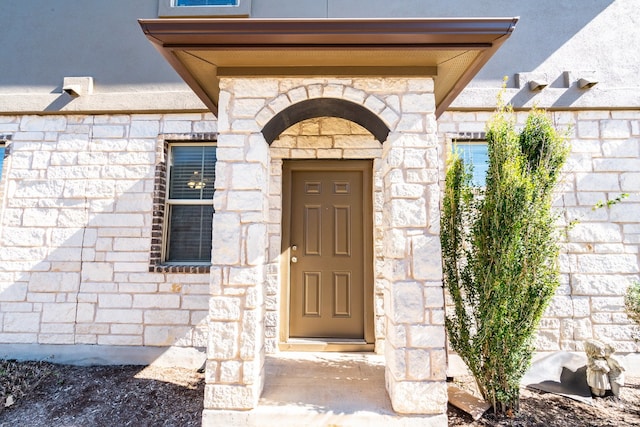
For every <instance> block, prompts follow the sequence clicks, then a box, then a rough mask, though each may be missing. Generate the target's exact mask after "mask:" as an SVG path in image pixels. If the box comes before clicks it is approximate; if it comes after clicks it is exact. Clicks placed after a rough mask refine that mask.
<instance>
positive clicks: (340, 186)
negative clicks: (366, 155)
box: [289, 168, 366, 339]
mask: <svg viewBox="0 0 640 427" xmlns="http://www.w3.org/2000/svg"><path fill="white" fill-rule="evenodd" d="M363 191H364V173H363V171H361V170H340V168H336V169H335V170H315V171H314V170H293V171H292V172H291V220H290V227H291V229H290V233H289V236H290V237H289V238H290V242H289V244H290V246H289V247H290V255H291V257H292V258H291V259H292V262H291V264H290V313H289V336H290V337H296V338H352V339H363V338H364V335H365V327H364V325H365V321H364V320H365V319H364V316H365V314H364V313H365V309H364V299H365V298H364V296H365V285H364V280H365V274H364V261H365V256H364V253H365V250H364V241H365V240H366V239H365V238H364V237H365V236H364V233H365V229H366V227H365V224H364V221H363V216H364V212H365V209H364V202H363V200H364V197H363Z"/></svg>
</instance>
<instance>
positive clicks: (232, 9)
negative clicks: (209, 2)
mask: <svg viewBox="0 0 640 427" xmlns="http://www.w3.org/2000/svg"><path fill="white" fill-rule="evenodd" d="M175 3H176V2H175V0H158V17H160V18H177V17H180V18H185V17H205V16H224V17H249V16H250V13H251V0H237V5H235V6H176V5H175Z"/></svg>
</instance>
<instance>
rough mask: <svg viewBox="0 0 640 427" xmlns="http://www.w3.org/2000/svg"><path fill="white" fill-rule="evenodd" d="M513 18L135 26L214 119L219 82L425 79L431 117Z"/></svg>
mask: <svg viewBox="0 0 640 427" xmlns="http://www.w3.org/2000/svg"><path fill="white" fill-rule="evenodd" d="M517 21H518V18H446V19H445V18H433V19H217V18H209V19H141V20H140V21H139V22H140V25H141V27H142V30H143V31H144V33H145V34H146V36H147V38H149V40H151V42H152V43H153V44H154V46H155V47H156V49H158V51H159V52H160V53H161V54H162V55H163V56H164V57H165V59H166V60H167V61H168V62H169V63H170V64H171V66H173V68H174V69H175V70H176V71H177V72H178V74H179V75H180V76H181V77H182V78H183V79H184V81H185V82H186V83H187V84H188V85H189V86H190V87H191V89H193V91H194V92H195V93H196V94H197V95H198V96H199V97H200V99H202V101H203V102H204V103H205V104H206V105H207V106H208V107H209V108H210V109H211V111H212V112H213V113H214V114H216V115H217V112H218V96H219V92H220V89H219V82H220V77H224V76H320V75H324V76H327V75H330V76H385V77H393V76H396V77H401V76H432V77H433V78H434V80H435V97H436V115H437V116H439V115H440V114H441V113H442V112H443V111H444V110H445V109H446V108H447V107H448V105H449V104H450V103H451V102H452V101H453V100H454V99H455V98H456V96H457V95H458V94H459V93H460V92H461V91H462V89H464V87H465V86H466V85H467V84H468V83H469V81H470V80H471V79H472V78H473V76H475V75H476V73H477V72H478V71H479V70H480V69H481V68H482V66H483V65H484V64H485V63H486V62H487V61H488V60H489V58H490V57H491V56H492V55H493V54H494V53H495V51H496V50H497V49H498V48H499V47H500V45H501V44H502V43H503V42H504V41H505V40H506V39H507V38H508V37H509V36H510V35H511V33H512V31H513V29H514V28H515V24H516V22H517Z"/></svg>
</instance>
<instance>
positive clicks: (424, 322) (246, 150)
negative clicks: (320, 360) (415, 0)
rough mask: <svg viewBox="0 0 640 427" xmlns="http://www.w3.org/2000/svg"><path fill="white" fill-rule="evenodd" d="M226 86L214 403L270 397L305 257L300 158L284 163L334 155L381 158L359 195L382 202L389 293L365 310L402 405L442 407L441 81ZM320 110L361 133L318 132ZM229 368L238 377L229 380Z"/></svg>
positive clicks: (376, 230)
mask: <svg viewBox="0 0 640 427" xmlns="http://www.w3.org/2000/svg"><path fill="white" fill-rule="evenodd" d="M220 86H221V90H222V92H221V98H220V99H228V100H229V104H228V105H226V106H225V108H224V109H221V111H223V112H225V115H224V116H223V115H222V114H221V117H220V122H219V123H220V125H221V126H220V128H219V132H220V133H219V137H218V153H219V157H218V172H219V176H220V177H221V178H220V180H216V204H215V208H216V214H215V215H214V232H213V238H214V246H215V247H216V248H215V249H214V251H213V266H212V283H214V284H215V286H214V287H213V288H212V289H213V295H212V301H211V304H210V307H211V310H210V334H211V339H210V347H209V366H212V367H213V369H215V372H210V374H209V375H208V377H209V378H211V381H210V382H209V383H208V384H207V390H208V392H207V396H208V397H207V400H206V401H207V402H208V403H206V405H208V406H207V408H210V409H215V408H220V409H243V408H244V409H249V408H252V407H255V405H256V404H257V400H258V398H259V396H260V390H261V387H262V384H263V381H264V371H263V360H264V355H265V354H266V353H268V352H274V351H278V345H279V344H282V343H283V341H285V340H286V338H288V337H286V336H285V337H284V339H283V335H282V334H281V331H282V330H283V327H282V322H283V317H284V316H283V315H282V313H283V311H282V308H283V306H285V305H286V304H288V301H286V298H283V297H282V294H281V293H280V291H281V290H282V288H281V283H282V282H283V275H287V274H289V273H290V272H289V271H287V268H283V264H287V263H289V262H290V261H291V257H292V256H293V255H292V254H291V252H290V250H291V246H292V245H291V242H290V241H287V242H286V243H287V244H285V245H283V241H284V240H285V239H283V235H282V225H283V215H285V214H283V211H282V207H283V206H285V205H286V204H285V201H286V199H285V195H284V193H283V188H285V189H286V183H285V179H286V177H285V176H284V175H283V171H285V172H286V171H287V170H288V169H287V167H288V168H289V170H290V169H291V168H290V166H287V167H283V165H284V164H285V162H294V161H295V162H298V163H300V162H304V161H314V162H318V161H320V160H322V161H325V160H331V161H340V162H345V164H346V162H348V161H359V162H365V163H366V162H368V164H369V166H368V168H369V171H370V172H371V174H370V176H371V178H367V180H366V184H365V185H368V186H369V188H368V189H364V188H363V189H361V190H359V191H360V192H365V193H367V199H368V200H369V201H370V203H371V214H370V218H371V223H372V227H371V239H372V242H371V244H370V245H369V246H370V247H371V248H372V254H371V256H370V257H369V260H368V261H367V262H368V263H369V264H368V265H369V266H370V267H371V279H368V281H369V283H371V282H372V283H371V284H372V288H375V293H376V296H375V298H374V297H373V295H372V296H371V298H370V299H371V301H370V302H368V303H365V309H366V310H370V311H371V314H373V313H375V315H372V316H371V318H372V319H373V320H372V322H373V325H372V326H373V332H372V335H373V341H374V343H375V346H376V348H377V351H379V352H380V353H383V354H384V356H385V372H386V384H387V392H388V393H389V396H390V398H391V402H392V404H393V407H394V409H395V410H396V411H398V412H401V413H423V414H425V413H426V414H439V413H443V412H444V411H445V408H446V385H445V382H444V380H445V369H446V353H445V346H444V326H443V324H442V320H443V314H444V311H443V309H444V306H443V305H444V301H443V298H442V271H441V266H440V256H439V251H440V248H439V238H438V231H439V230H438V227H437V225H438V221H439V218H438V205H439V194H440V187H439V179H440V176H441V174H440V172H441V170H442V158H441V154H442V151H441V150H440V149H439V147H438V142H437V139H436V137H435V116H434V102H433V96H434V95H433V82H432V81H431V79H428V78H427V79H416V78H406V79H394V80H392V81H389V82H386V83H385V84H384V85H381V84H380V82H379V79H367V78H349V79H344V78H341V79H339V80H337V79H331V78H326V79H318V78H314V79H304V78H297V79H293V78H287V79H284V80H282V81H279V80H278V79H268V78H264V79H260V78H252V79H249V78H228V79H223V80H222V81H221V83H220ZM380 87H383V88H384V89H383V90H381V89H379V88H380ZM257 91H258V92H257ZM258 93H259V95H258ZM231 94H233V95H231ZM249 107H251V108H249ZM334 108H335V110H334ZM327 117H329V118H331V117H333V119H328V118H327ZM321 118H327V119H321ZM316 119H317V120H326V124H327V125H328V126H334V127H340V126H344V125H345V123H346V124H347V125H348V126H354V127H357V129H360V130H358V131H356V132H355V134H344V132H343V133H342V134H340V132H338V131H336V130H335V129H334V130H333V131H331V132H324V133H323V131H322V129H321V128H319V129H317V132H316V131H314V132H315V134H314V132H311V131H310V129H312V128H313V126H316V125H321V124H318V123H314V120H316ZM292 125H293V127H294V128H295V127H296V126H297V127H299V129H298V130H297V131H296V132H297V134H296V133H295V132H293V131H291V132H290V131H288V130H287V129H291V126H292ZM285 126H286V127H285ZM283 128H284V129H283ZM265 129H266V131H265ZM278 132H279V133H278ZM274 133H278V135H276V136H273V135H274ZM385 134H386V137H385ZM265 135H270V136H269V139H270V140H271V141H269V140H267V138H266V137H265ZM272 138H273V139H272ZM331 138H333V139H331ZM381 139H382V140H383V141H385V142H384V144H381V142H380V140H381ZM329 140H331V142H329ZM268 142H271V145H269V144H268ZM225 153H226V154H225ZM294 169H295V168H294ZM320 169H322V168H320ZM320 172H321V173H320V174H319V175H323V174H322V171H320ZM326 172H330V171H328V170H327V171H326ZM328 175H331V174H330V173H328ZM314 179H315V178H314ZM314 179H311V180H310V181H313V180H314ZM289 182H291V180H290V181H289ZM283 184H284V185H283ZM312 184H313V183H312ZM334 184H335V183H329V182H327V183H322V182H321V183H320V185H321V186H322V185H334ZM343 184H344V183H343ZM311 187H313V185H311ZM311 187H309V190H310V191H313V190H314V189H313V188H311ZM346 187H348V184H345V185H343V186H342V187H339V186H335V187H334V188H335V189H339V190H344V189H345V188H346ZM309 214H311V213H309ZM337 249H338V252H339V251H340V248H337ZM343 249H344V248H343ZM342 283H344V282H342ZM310 286H311V287H313V284H311V285H310ZM434 295H436V297H434ZM230 368H233V369H237V371H235V370H231V371H229V370H228V369H230ZM230 372H231V373H234V372H237V374H236V376H233V375H229V376H227V374H228V373H230ZM249 374H251V375H249ZM227 381H228V382H227ZM381 392H383V391H381ZM234 396H235V397H234Z"/></svg>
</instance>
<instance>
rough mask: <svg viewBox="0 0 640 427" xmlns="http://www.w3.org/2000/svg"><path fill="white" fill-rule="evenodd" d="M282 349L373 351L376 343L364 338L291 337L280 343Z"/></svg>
mask: <svg viewBox="0 0 640 427" xmlns="http://www.w3.org/2000/svg"><path fill="white" fill-rule="evenodd" d="M278 348H279V349H280V351H335V352H358V351H373V350H374V349H375V345H374V344H373V343H368V342H366V341H365V340H363V339H352V338H289V340H288V341H287V342H281V343H280V344H279V345H278Z"/></svg>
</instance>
